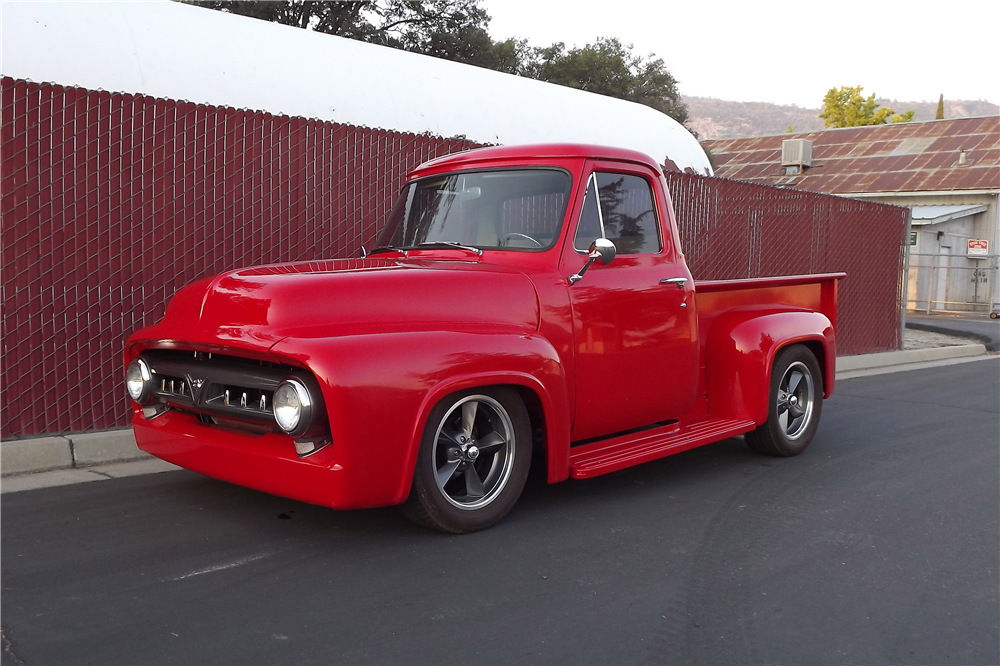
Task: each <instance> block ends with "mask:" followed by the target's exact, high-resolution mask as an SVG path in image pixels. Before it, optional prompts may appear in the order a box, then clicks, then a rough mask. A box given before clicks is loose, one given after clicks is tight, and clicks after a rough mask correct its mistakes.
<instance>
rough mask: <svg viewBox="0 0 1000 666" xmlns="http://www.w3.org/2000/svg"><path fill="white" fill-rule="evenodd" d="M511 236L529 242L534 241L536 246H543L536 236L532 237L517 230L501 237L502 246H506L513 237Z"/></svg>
mask: <svg viewBox="0 0 1000 666" xmlns="http://www.w3.org/2000/svg"><path fill="white" fill-rule="evenodd" d="M511 238H523V239H524V240H526V241H528V242H529V243H534V244H535V247H542V244H541V243H539V242H538V241H537V240H535V239H534V238H532V237H531V236H529V235H528V234H519V233H517V232H516V231H512V232H511V233H509V234H507V235H506V236H504V237H503V238H502V239H500V246H501V247H505V246H506V245H507V241H508V239H511Z"/></svg>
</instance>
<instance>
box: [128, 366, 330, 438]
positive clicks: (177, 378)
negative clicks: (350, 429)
mask: <svg viewBox="0 0 1000 666" xmlns="http://www.w3.org/2000/svg"><path fill="white" fill-rule="evenodd" d="M141 357H142V358H143V359H144V360H145V361H146V363H147V364H148V365H149V368H150V372H151V373H152V375H153V392H152V402H153V403H159V404H162V405H166V406H168V407H171V406H172V407H178V408H181V409H185V410H194V411H195V412H196V413H200V414H203V415H207V416H211V417H213V419H212V420H213V421H215V420H216V419H215V418H214V417H220V418H221V419H224V420H225V421H226V423H227V424H230V425H231V424H232V423H233V422H234V420H235V422H237V423H238V422H240V421H243V422H247V423H248V424H250V423H253V424H256V428H259V427H261V426H266V427H268V428H274V429H277V424H276V423H275V422H274V412H273V406H272V403H273V401H274V391H275V390H276V389H277V388H278V385H279V384H280V383H281V382H282V381H283V380H285V379H288V378H291V377H295V378H297V379H299V380H300V381H304V382H307V383H308V384H309V385H311V386H314V387H315V390H316V394H317V395H318V393H319V391H318V386H316V384H315V379H314V378H313V377H312V375H311V374H310V373H309V372H307V371H305V370H302V369H301V368H295V367H292V366H286V365H280V364H277V363H269V362H266V361H254V360H251V359H245V358H239V357H235V356H227V355H220V354H209V353H206V352H179V351H172V350H149V351H146V352H143V353H142V354H141ZM203 420H204V419H203Z"/></svg>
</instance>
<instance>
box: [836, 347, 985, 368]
mask: <svg viewBox="0 0 1000 666" xmlns="http://www.w3.org/2000/svg"><path fill="white" fill-rule="evenodd" d="M985 353H986V347H985V346H984V345H981V344H973V345H956V346H954V347H931V348H929V349H905V350H903V351H891V352H882V353H880V354H859V355H857V356H838V357H837V372H848V371H852V370H870V369H872V368H886V367H891V366H899V365H909V364H911V363H926V362H927V361H943V360H946V359H953V358H964V357H967V356H982V355H984V354H985Z"/></svg>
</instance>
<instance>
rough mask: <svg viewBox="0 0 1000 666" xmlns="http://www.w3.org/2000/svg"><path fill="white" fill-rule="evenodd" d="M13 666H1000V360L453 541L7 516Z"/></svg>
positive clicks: (324, 516) (115, 484)
mask: <svg viewBox="0 0 1000 666" xmlns="http://www.w3.org/2000/svg"><path fill="white" fill-rule="evenodd" d="M0 554H2V584H3V590H2V625H3V644H4V649H3V662H4V663H5V664H21V663H24V664H68V663H73V664H333V663H337V664H340V663H351V664H367V663H393V664H399V663H402V664H409V663H417V664H431V663H456V664H466V663H470V664H479V663H484V664H487V663H488V664H492V663H526V664H528V663H530V664H625V663H671V664H685V663H686V664H723V663H725V664H764V663H767V664H996V663H997V662H998V658H1000V628H998V626H1000V598H998V597H1000V595H998V588H1000V584H998V568H1000V360H998V359H989V360H984V361H977V362H972V363H965V364H960V365H951V366H947V367H939V368H932V369H926V370H914V371H909V372H900V373H896V374H886V375H878V376H873V377H863V378H857V379H850V380H846V381H842V382H839V383H838V385H837V392H836V395H835V396H834V397H833V398H832V399H830V400H828V401H827V402H826V404H825V407H824V413H823V421H822V424H821V426H820V429H819V432H818V434H817V437H816V439H815V441H814V442H813V444H812V446H811V447H810V448H809V449H808V450H807V451H806V452H805V453H804V454H802V455H801V456H799V457H796V458H788V459H776V458H767V457H763V456H759V455H756V454H754V453H752V452H751V451H750V450H749V449H748V448H747V447H746V446H745V445H744V444H743V442H742V441H741V440H738V439H733V440H727V441H724V442H720V443H717V444H714V445H711V446H708V447H704V448H701V449H698V450H695V451H690V452H687V453H684V454H680V455H677V456H673V457H671V458H666V459H663V460H660V461H657V462H654V463H650V464H647V465H643V466H640V467H636V468H632V469H629V470H625V471H622V472H618V473H615V474H611V475H607V476H604V477H599V478H596V479H592V480H589V481H569V482H566V483H561V484H556V485H553V486H549V485H546V484H545V483H544V482H543V481H542V480H540V479H538V478H534V479H533V480H532V481H531V482H530V483H529V486H528V488H527V489H526V491H525V493H524V495H523V496H522V498H521V501H520V502H519V504H518V505H517V507H515V509H514V511H513V512H512V513H511V515H510V516H509V517H508V518H507V519H506V520H504V521H503V522H502V523H501V524H500V525H498V526H497V527H495V528H493V529H490V530H487V531H485V532H480V533H477V534H472V535H466V536H447V535H442V534H436V533H433V532H429V531H426V530H423V529H420V528H417V527H414V526H412V525H410V524H409V523H407V522H406V520H405V519H403V518H402V517H401V516H400V515H399V513H398V512H397V511H396V510H394V509H391V508H389V509H377V510H368V511H354V512H336V511H331V510H326V509H322V508H319V507H313V506H308V505H304V504H300V503H297V502H293V501H289V500H284V499H281V498H277V497H272V496H269V495H264V494H262V493H258V492H254V491H251V490H246V489H243V488H239V487H235V486H230V485H227V484H224V483H221V482H217V481H213V480H210V479H207V478H203V477H200V476H198V475H196V474H193V473H189V472H169V473H163V474H155V475H149V476H143V477H133V478H125V479H116V480H111V481H103V482H100V483H88V484H80V485H75V486H64V487H59V488H49V489H45V490H36V491H27V492H20V493H10V494H5V495H3V496H2V553H0Z"/></svg>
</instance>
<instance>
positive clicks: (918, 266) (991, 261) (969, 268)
mask: <svg viewBox="0 0 1000 666" xmlns="http://www.w3.org/2000/svg"><path fill="white" fill-rule="evenodd" d="M998 263H1000V262H998V257H997V255H995V254H994V255H985V256H982V257H968V256H965V255H955V254H916V253H911V254H910V256H909V263H908V268H907V271H906V274H907V287H906V308H907V309H908V310H912V311H914V312H923V313H926V314H932V313H934V312H943V313H963V312H964V313H978V314H989V313H990V312H995V309H994V308H996V306H997V304H996V303H994V302H993V293H994V289H995V285H996V284H997V279H998Z"/></svg>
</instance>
